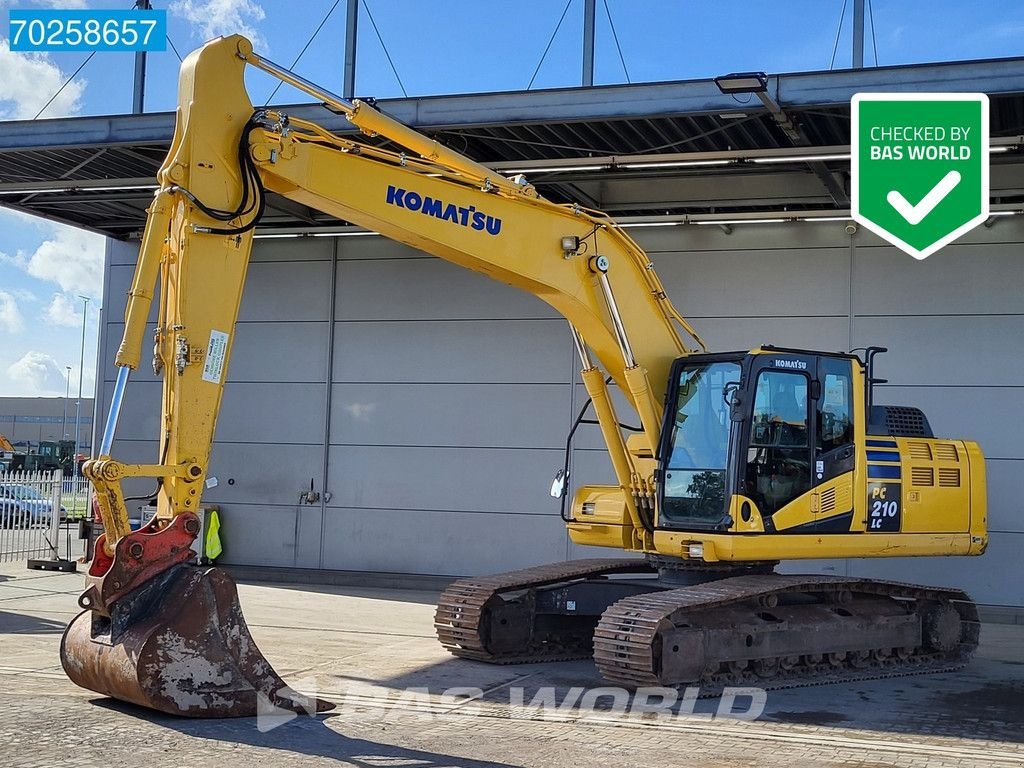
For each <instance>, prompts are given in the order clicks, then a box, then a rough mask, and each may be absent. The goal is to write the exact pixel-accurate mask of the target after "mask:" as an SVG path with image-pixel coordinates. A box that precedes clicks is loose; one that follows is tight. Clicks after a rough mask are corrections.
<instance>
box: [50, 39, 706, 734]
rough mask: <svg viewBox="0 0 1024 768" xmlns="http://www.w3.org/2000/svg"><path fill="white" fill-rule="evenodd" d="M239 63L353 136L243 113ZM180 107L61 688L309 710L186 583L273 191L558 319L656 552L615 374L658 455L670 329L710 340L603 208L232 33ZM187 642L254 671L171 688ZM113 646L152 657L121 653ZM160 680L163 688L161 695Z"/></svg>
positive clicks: (107, 438)
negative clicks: (133, 441) (282, 85)
mask: <svg viewBox="0 0 1024 768" xmlns="http://www.w3.org/2000/svg"><path fill="white" fill-rule="evenodd" d="M247 65H251V66H254V67H257V68H259V69H261V70H263V71H265V72H268V73H270V74H272V75H274V76H275V77H278V78H279V79H281V80H283V81H285V82H288V83H290V84H291V85H293V86H295V87H297V88H299V89H300V90H303V91H305V92H306V93H308V94H310V95H311V96H313V97H314V98H317V99H319V100H321V101H322V102H324V104H325V105H326V106H327V107H328V108H329V109H332V110H334V111H336V112H339V113H342V114H344V115H345V116H346V117H347V118H348V120H349V121H350V122H351V123H352V124H353V125H354V126H355V127H356V128H358V129H359V131H360V132H361V134H362V136H361V137H360V138H359V139H354V138H348V137H344V138H343V137H339V136H337V135H335V134H332V133H330V132H328V131H326V130H324V129H323V128H321V127H320V126H318V125H316V124H315V123H312V122H307V121H304V120H297V119H293V118H289V117H288V116H287V115H285V114H283V113H281V112H278V111H275V110H269V109H259V110H256V109H254V108H253V106H252V104H251V102H250V101H249V98H248V96H247V93H246V90H245V85H244V74H245V69H246V66H247ZM178 105H179V106H178V112H177V124H176V129H175V134H174V139H173V142H172V145H171V149H170V152H169V153H168V156H167V159H166V160H165V162H164V164H163V166H162V167H161V169H160V171H159V173H158V181H159V184H160V187H159V190H158V192H157V193H156V196H155V199H154V201H153V204H152V205H151V207H150V208H149V211H148V213H149V216H148V219H147V223H146V228H145V232H144V234H143V238H142V243H141V248H140V254H139V261H138V264H137V267H136V272H135V277H134V280H133V282H132V286H131V290H130V293H129V297H128V304H127V310H126V316H125V330H124V338H123V341H122V343H121V346H120V348H119V350H118V352H117V358H116V364H117V366H118V376H117V381H116V385H115V388H114V393H113V397H112V403H111V407H110V411H109V415H108V419H107V422H106V425H105V428H104V433H103V438H102V442H101V446H100V455H99V457H98V458H97V459H96V460H94V461H90V462H87V463H86V465H85V467H84V468H83V472H84V474H85V475H86V476H87V477H89V479H90V480H91V481H92V483H93V485H94V487H95V489H96V496H97V504H98V507H99V512H100V516H101V518H102V521H103V527H104V534H103V536H102V537H101V539H100V541H99V542H98V546H97V556H96V558H95V559H94V561H93V563H92V564H91V566H90V571H89V574H88V576H87V589H86V591H85V593H83V595H82V597H81V598H80V601H79V602H80V605H81V606H82V608H83V609H86V610H85V612H84V613H83V615H82V617H80V618H79V619H78V620H76V622H74V623H73V625H72V627H70V628H69V630H68V633H67V634H66V636H65V640H64V643H63V645H62V659H63V661H64V666H65V669H66V670H67V671H68V673H69V675H71V676H72V679H75V680H76V682H79V683H80V684H81V685H83V686H85V687H88V688H92V689H93V690H97V691H101V692H105V693H110V694H111V695H115V696H118V697H119V698H125V699H128V700H131V701H135V702H136V703H140V704H144V705H146V706H152V707H155V708H158V709H163V710H164V711H169V712H176V713H179V714H181V713H186V714H246V713H251V711H252V708H253V706H255V703H254V702H256V700H257V698H258V695H264V696H267V697H269V698H270V700H271V701H273V702H274V703H275V704H276V705H278V706H286V707H290V708H296V707H300V706H308V705H309V703H308V702H303V701H301V700H300V699H295V698H294V697H289V696H285V697H284V698H282V696H281V694H279V693H275V692H279V691H280V690H287V689H286V688H284V687H283V683H282V682H281V681H280V679H279V678H277V677H276V675H273V671H272V670H270V669H269V664H267V663H266V660H265V659H263V658H262V656H260V655H259V653H258V651H256V650H255V645H254V644H252V642H251V638H248V640H246V641H245V642H243V643H242V646H245V647H246V648H249V647H250V646H251V649H252V653H249V655H246V654H245V653H242V652H241V651H239V649H238V647H236V646H237V645H238V644H237V642H235V641H229V640H226V638H231V637H233V636H236V635H242V636H244V637H247V632H244V620H242V618H241V614H240V612H239V611H238V609H237V597H236V596H235V595H234V593H233V585H225V583H224V581H223V579H224V578H226V577H224V576H223V574H220V573H219V572H216V573H214V572H211V573H212V575H209V576H208V577H206V578H199V577H195V576H193V575H190V574H185V575H182V574H183V573H184V571H183V568H182V566H183V564H185V563H186V562H188V561H189V560H191V558H192V553H191V550H190V546H191V542H192V540H193V539H194V538H195V536H196V535H197V534H198V531H199V523H198V519H197V517H196V515H195V512H196V511H197V510H198V509H199V507H200V501H201V498H202V489H203V488H204V481H205V479H206V476H207V472H208V469H209V466H208V463H209V456H210V450H211V445H212V442H213V435H214V429H215V426H216V419H217V413H218V411H219V408H220V400H221V395H222V392H223V387H224V382H225V379H226V376H227V367H228V361H229V359H230V355H231V350H232V346H233V343H234V340H235V339H234V326H235V321H236V318H237V315H238V309H239V305H240V302H241V297H242V290H243V286H244V283H245V276H246V268H247V266H248V262H249V255H250V251H251V249H252V240H253V233H254V228H255V226H256V225H257V224H258V222H259V220H260V217H261V214H262V212H263V209H264V202H265V195H266V193H267V192H268V191H272V192H275V193H277V194H279V195H282V196H283V197H286V198H288V199H290V200H293V201H295V202H298V203H301V204H303V205H306V206H309V207H310V208H313V209H316V210H319V211H323V212H325V213H328V214H331V215H333V216H336V217H337V218H339V219H342V220H344V221H348V222H351V223H353V224H357V225H360V226H363V227H366V228H367V229H370V230H373V231H375V232H378V233H380V234H381V235H384V236H386V237H389V238H391V239H394V240H397V241H399V242H402V243H405V244H407V245H409V246H411V247H413V248H417V249H419V250H421V251H424V252H426V253H430V254H433V255H435V256H437V257H439V258H442V259H445V260H447V261H450V262H452V263H455V264H458V265H460V266H463V267H465V268H467V269H471V270H473V271H476V272H479V273H481V274H484V275H487V276H489V277H491V278H493V279H495V280H499V281H501V282H504V283H507V284H509V285H512V286H515V287H517V288H520V289H522V290H525V291H528V292H529V293H532V294H533V295H535V296H537V297H538V298H540V299H542V300H543V301H545V302H547V303H548V304H549V305H551V306H552V307H554V308H555V310H556V311H558V312H559V313H560V314H561V315H562V316H563V317H565V318H566V320H567V321H568V323H569V325H570V328H571V332H572V336H573V338H574V340H575V346H576V349H577V351H578V353H579V356H580V361H581V366H582V377H583V381H584V384H585V386H586V388H587V391H588V393H589V395H590V397H591V398H592V400H593V403H594V409H595V413H596V414H597V417H598V421H599V423H600V426H601V430H602V434H603V436H604V439H605V442H606V443H607V446H608V450H609V453H610V456H611V459H612V465H613V467H614V470H615V473H616V476H617V480H618V484H619V486H620V487H621V488H622V489H623V498H624V505H625V507H626V511H627V513H628V518H629V520H630V521H631V522H632V529H633V530H632V537H633V541H634V542H635V543H636V544H637V546H642V545H643V544H644V542H646V543H647V545H648V546H649V545H650V541H649V537H650V536H651V532H652V523H651V520H652V519H653V510H654V498H655V490H654V488H655V486H654V480H653V477H650V476H649V473H645V472H641V471H638V469H637V462H636V461H635V459H634V456H633V455H631V452H630V450H628V449H627V446H626V443H625V441H624V439H623V437H622V433H621V431H620V428H619V419H618V416H617V414H616V412H615V409H614V407H613V404H612V400H611V396H610V394H609V390H608V386H607V381H608V380H613V381H614V382H615V383H616V384H617V385H618V387H619V389H620V390H621V392H622V393H623V394H624V396H625V397H626V399H627V401H628V402H629V403H630V404H631V405H632V406H633V408H635V410H636V412H637V414H638V416H639V419H640V422H641V425H642V430H643V435H644V440H645V443H646V447H647V448H648V449H649V450H650V451H651V452H652V453H653V452H654V451H655V450H656V447H657V446H658V443H659V438H660V428H661V421H662V408H663V400H664V394H665V386H666V382H667V381H668V375H669V370H670V367H671V364H672V361H673V360H675V359H676V358H678V357H679V356H680V355H682V354H685V353H686V352H688V351H691V350H690V347H689V346H687V344H685V343H684V341H683V339H682V338H681V336H680V331H682V332H684V333H685V334H686V335H688V336H689V337H690V338H691V339H692V341H693V345H695V346H696V347H700V348H703V343H702V342H701V341H700V339H699V338H698V337H697V335H696V334H695V333H694V331H693V329H692V328H691V327H690V326H689V325H688V324H687V323H686V321H685V320H684V319H683V318H682V317H681V316H680V314H679V313H678V312H677V311H676V310H675V308H674V307H673V306H672V303H671V302H670V300H669V299H668V297H667V296H666V294H665V291H664V289H663V287H662V285H661V283H660V281H659V279H658V277H657V275H656V273H655V271H654V265H653V264H652V263H651V261H650V260H649V258H648V257H647V255H646V254H645V253H644V252H643V251H642V250H641V249H640V248H639V246H637V245H636V243H634V242H633V240H632V239H630V238H629V236H628V235H627V234H626V233H625V232H624V231H623V230H622V229H621V228H619V227H618V226H616V225H615V223H614V222H613V221H612V220H611V219H609V218H607V217H605V216H603V215H602V214H600V213H598V212H594V211H589V210H586V209H583V208H581V207H579V206H566V205H557V204H554V203H551V202H549V201H547V200H545V199H543V198H542V197H540V196H539V195H538V194H537V192H536V190H535V189H534V188H533V187H532V186H531V185H530V184H528V183H527V182H526V181H525V180H524V179H522V178H521V177H520V178H516V179H508V178H505V177H503V176H501V175H499V174H497V173H495V172H494V171H492V170H490V169H488V168H486V167H484V166H482V165H480V164H478V163H476V162H474V161H473V160H471V159H470V158H467V157H465V156H463V155H461V154H459V153H457V152H454V151H452V150H451V149H448V148H446V147H444V146H442V145H440V144H439V143H437V142H436V141H434V140H431V139H429V138H427V137H425V136H423V135H422V134H419V133H418V132H416V131H414V130H412V129H410V128H408V127H407V126H405V125H402V124H401V123H398V122H397V121H395V120H393V119H391V118H389V117H387V116H386V115H384V114H383V113H381V112H379V111H377V110H376V109H374V108H373V107H372V106H371V105H369V104H367V103H365V102H360V101H352V102H349V101H346V100H344V99H341V98H339V97H337V96H335V95H333V94H330V93H328V92H326V91H324V90H322V89H320V88H318V87H317V86H315V85H313V84H311V83H309V82H307V81H305V80H303V79H302V78H300V77H298V76H297V75H294V74H293V73H291V72H289V71H287V70H285V69H283V68H281V67H279V66H277V65H276V64H273V63H272V62H269V61H267V60H265V59H263V58H261V57H259V56H258V55H257V54H255V53H254V52H253V51H252V46H251V44H250V43H249V41H248V40H246V39H245V38H242V37H239V36H233V37H228V38H220V39H217V40H214V41H212V42H210V43H208V44H206V45H205V46H203V47H202V48H201V49H199V50H197V51H195V52H194V53H192V54H191V55H190V56H189V57H188V58H187V59H186V60H185V61H184V63H183V64H182V68H181V77H180V82H179V93H178ZM154 303H155V304H156V318H155V319H156V324H155V330H154V332H153V333H154V336H153V365H154V370H155V371H156V373H157V374H158V375H159V376H161V377H162V382H163V393H162V421H161V434H160V448H159V459H158V462H157V463H156V464H127V463H123V462H121V461H118V460H117V459H115V458H112V457H111V455H110V453H111V449H112V445H113V439H114V435H115V432H116V427H117V421H118V416H119V413H120V409H121V405H122V401H123V398H124V396H125V390H126V387H127V383H128V378H129V375H130V372H131V371H132V370H134V369H136V368H138V366H139V365H140V364H141V360H142V349H143V346H144V343H145V338H146V335H147V334H146V329H147V327H148V323H149V319H150V317H151V314H152V311H153V305H154ZM129 477H136V478H153V479H155V481H156V482H157V490H156V492H155V499H156V505H157V513H156V516H155V518H154V520H153V521H152V522H151V523H150V524H148V525H147V526H146V527H145V528H144V529H142V530H140V531H131V530H130V527H129V522H128V518H129V516H128V510H127V505H126V502H125V498H124V494H123V492H122V489H121V482H122V480H123V479H124V478H129ZM147 591H152V592H154V593H155V595H156V597H158V598H159V599H160V600H162V601H163V605H164V607H163V608H162V609H161V611H160V612H159V613H162V614H168V613H171V612H172V611H171V610H170V608H168V606H172V607H174V608H176V609H178V612H179V614H180V616H179V619H178V620H177V624H175V625H174V626H173V627H172V628H171V629H168V627H167V626H166V622H164V623H161V622H156V623H154V622H152V621H150V622H149V623H147V622H144V621H141V620H140V618H139V617H140V615H141V614H140V611H143V612H145V611H147V610H150V609H149V608H144V607H140V605H141V604H137V603H139V601H138V595H139V594H140V593H146V592H147ZM183 605H194V606H203V608H202V610H203V612H204V615H202V616H200V617H199V621H198V622H197V621H196V620H195V616H193V615H190V614H189V611H188V610H187V609H183V608H182V607H181V606H183ZM197 610H198V609H197ZM157 613H158V612H151V613H150V614H147V615H153V616H155V615H157ZM176 615H178V614H176ZM172 623H173V622H172ZM197 627H198V629H197ZM189 631H191V632H192V633H193V634H192V635H189V634H188V633H189ZM183 636H186V639H188V638H190V639H188V642H186V643H185V644H186V645H187V646H188V647H189V648H191V649H192V651H191V652H192V653H193V654H194V655H195V657H196V658H197V659H199V660H201V661H202V663H205V664H209V662H210V658H211V656H210V654H211V650H210V649H211V648H216V649H217V650H216V651H214V652H212V653H213V655H214V656H216V657H217V658H218V659H220V660H221V661H222V662H223V664H226V665H227V666H223V665H222V666H221V667H218V670H219V671H218V673H217V674H218V675H220V677H226V678H229V679H236V680H243V681H247V682H244V684H242V685H241V687H240V688H238V689H237V690H234V692H233V693H228V689H226V688H225V687H224V686H223V685H221V686H218V685H217V684H213V683H210V684H209V685H207V687H206V688H205V689H202V690H200V689H201V688H202V686H201V685H199V684H198V683H197V682H196V681H195V680H191V679H190V680H184V679H177V678H176V679H174V680H168V679H166V674H167V672H166V669H165V668H166V667H167V666H168V665H167V664H161V663H159V660H160V659H164V658H172V657H175V656H174V654H175V653H178V654H179V655H180V653H182V649H181V648H180V647H177V648H174V647H172V646H174V644H175V643H178V645H179V646H180V645H181V643H180V642H179V641H180V640H181V638H182V637H183ZM111 649H114V650H111ZM125 649H128V650H127V651H126V650H125ZM123 653H127V654H128V657H130V658H135V659H140V658H150V659H151V661H152V663H150V664H148V665H146V664H142V662H137V663H136V664H134V665H131V664H127V663H125V660H124V658H122V656H121V655H119V654H123ZM147 654H148V655H147ZM253 654H255V655H253ZM112 656H116V657H117V661H116V662H113V661H111V658H112ZM170 666H171V667H173V666H174V665H170ZM143 667H145V669H147V670H150V671H149V672H144V671H142V669H143ZM115 668H116V669H115ZM153 670H159V672H154V671H153ZM268 670H269V672H268ZM154 675H156V677H157V678H159V679H155V678H154ZM214 677H217V675H214ZM197 686H198V687H197ZM229 687H230V686H229ZM168 690H171V691H174V692H175V695H174V696H170V697H169V698H168V696H167V695H166V692H167V691H168ZM296 702H297V703H296Z"/></svg>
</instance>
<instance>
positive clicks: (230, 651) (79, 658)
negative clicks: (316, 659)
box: [60, 565, 334, 717]
mask: <svg viewBox="0 0 1024 768" xmlns="http://www.w3.org/2000/svg"><path fill="white" fill-rule="evenodd" d="M60 660H61V664H62V665H63V667H64V671H65V672H66V673H67V675H68V677H70V678H71V680H72V681H73V682H74V683H76V684H77V685H80V686H81V687H83V688H87V689H88V690H91V691H95V692H96V693H100V694H103V695H105V696H111V697H113V698H115V699H120V700H121V701H127V702H131V703H132V704H138V705H139V706H142V707H149V708H150V709H155V710H157V711H159V712H165V713H167V714H171V715H183V716H186V717H246V716H254V715H257V714H270V713H273V712H274V711H275V708H276V709H284V710H290V711H293V712H299V713H302V712H305V713H309V714H313V713H315V712H322V711H325V710H328V709H332V708H333V706H334V705H333V704H331V703H329V702H326V701H323V700H321V699H316V698H313V697H308V696H305V695H303V694H300V693H297V692H296V691H293V690H292V689H291V688H289V687H288V685H287V684H286V683H285V682H284V681H283V680H282V679H281V678H280V677H279V676H278V675H277V673H276V672H275V671H274V669H273V668H272V667H271V666H270V662H268V661H267V659H266V658H265V657H264V656H263V654H262V653H260V650H259V648H257V647H256V642H255V641H254V640H253V638H252V635H251V634H249V628H248V627H247V626H246V624H245V619H244V618H243V617H242V610H241V607H240V605H239V601H238V590H237V589H236V588H235V583H234V581H233V580H232V579H231V577H230V576H228V574H227V573H226V572H224V571H222V570H220V569H218V568H200V567H196V566H192V565H178V566H175V567H173V568H171V569H170V570H168V571H165V572H164V573H162V574H160V575H159V576H157V577H155V578H153V579H150V580H149V581H147V582H146V583H144V584H143V585H142V586H141V587H139V588H138V589H136V590H134V591H132V592H129V593H128V594H127V595H125V596H124V597H122V598H121V599H119V600H118V601H117V602H116V603H114V604H113V606H111V610H110V616H109V617H108V616H104V615H102V614H100V613H99V612H94V611H91V610H86V611H83V612H82V613H80V614H79V615H78V616H77V617H76V618H75V619H74V620H73V621H72V622H71V623H70V624H69V625H68V628H67V629H66V630H65V631H64V637H63V638H62V639H61V646H60Z"/></svg>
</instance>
